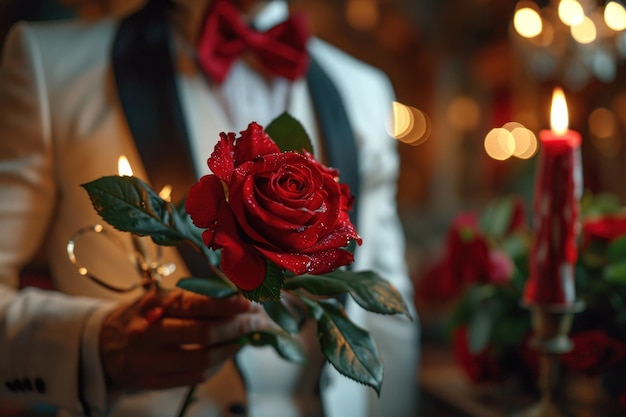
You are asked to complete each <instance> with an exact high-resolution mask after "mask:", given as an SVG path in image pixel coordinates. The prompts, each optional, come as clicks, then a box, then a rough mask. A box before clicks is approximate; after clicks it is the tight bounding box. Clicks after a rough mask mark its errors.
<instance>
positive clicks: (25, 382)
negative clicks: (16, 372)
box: [22, 378, 33, 391]
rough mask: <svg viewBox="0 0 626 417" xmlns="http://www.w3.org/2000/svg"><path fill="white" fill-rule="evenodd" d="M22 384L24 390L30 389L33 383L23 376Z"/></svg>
mask: <svg viewBox="0 0 626 417" xmlns="http://www.w3.org/2000/svg"><path fill="white" fill-rule="evenodd" d="M22 385H23V386H24V389H25V390H26V391H32V390H33V384H32V382H30V379H28V378H24V379H23V380H22Z"/></svg>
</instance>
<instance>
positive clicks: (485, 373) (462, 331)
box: [453, 326, 503, 382]
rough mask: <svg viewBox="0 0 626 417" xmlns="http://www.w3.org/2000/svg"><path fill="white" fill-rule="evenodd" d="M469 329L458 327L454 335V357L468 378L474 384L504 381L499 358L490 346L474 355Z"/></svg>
mask: <svg viewBox="0 0 626 417" xmlns="http://www.w3.org/2000/svg"><path fill="white" fill-rule="evenodd" d="M467 337H468V335H467V327H465V326H463V327H457V328H456V329H455V330H454V334H453V348H454V357H455V359H456V362H457V364H458V365H459V366H460V367H461V369H462V370H463V372H464V373H465V374H466V375H467V377H468V378H469V379H470V380H471V381H473V382H492V381H499V380H501V379H502V375H503V374H502V368H501V366H500V363H499V362H498V358H497V357H496V356H495V355H494V353H493V352H492V349H491V348H490V347H489V346H488V347H486V348H485V349H483V350H482V351H480V352H477V353H472V352H471V351H470V348H469V343H468V340H467Z"/></svg>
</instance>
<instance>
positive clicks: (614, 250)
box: [607, 236, 626, 263]
mask: <svg viewBox="0 0 626 417" xmlns="http://www.w3.org/2000/svg"><path fill="white" fill-rule="evenodd" d="M607 256H608V261H609V262H611V263H612V262H622V261H626V236H621V237H619V238H617V239H615V240H614V241H612V242H611V244H610V245H609V249H608V253H607Z"/></svg>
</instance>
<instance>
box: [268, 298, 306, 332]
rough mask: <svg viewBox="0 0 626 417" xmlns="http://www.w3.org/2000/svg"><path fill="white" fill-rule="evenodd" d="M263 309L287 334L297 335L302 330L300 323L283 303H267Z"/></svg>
mask: <svg viewBox="0 0 626 417" xmlns="http://www.w3.org/2000/svg"><path fill="white" fill-rule="evenodd" d="M263 308H264V309H265V311H266V312H267V314H268V316H270V318H271V319H272V320H274V322H275V323H276V324H278V325H279V326H280V327H281V328H282V329H283V330H285V331H286V332H287V333H291V334H295V333H298V331H299V330H300V329H299V326H298V321H297V320H296V319H295V318H294V316H293V314H292V313H291V312H290V311H289V309H288V308H287V307H286V306H285V305H284V304H283V303H282V301H280V300H279V301H265V302H263Z"/></svg>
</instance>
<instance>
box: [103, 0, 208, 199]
mask: <svg viewBox="0 0 626 417" xmlns="http://www.w3.org/2000/svg"><path fill="white" fill-rule="evenodd" d="M112 54H113V55H112V63H113V73H114V77H115V82H116V84H117V89H118V94H119V98H120V101H121V105H122V108H123V110H124V114H125V115H126V120H127V122H128V126H129V128H130V131H131V134H132V136H133V138H134V139H135V143H136V144H137V149H138V151H139V154H140V156H141V159H142V161H143V164H144V166H145V169H146V172H147V175H148V181H149V182H150V183H151V185H152V186H153V187H154V188H155V189H156V190H159V189H160V188H161V187H162V186H164V185H165V184H170V185H172V187H173V190H174V191H173V192H174V193H177V192H178V195H177V194H173V195H172V198H173V200H172V201H178V200H180V199H182V197H183V196H184V194H183V191H182V190H187V189H189V187H190V186H191V185H192V184H193V183H194V182H195V181H196V180H197V175H196V172H195V171H194V168H193V167H194V164H193V162H192V159H191V154H190V146H189V142H188V137H187V129H186V127H185V123H184V120H183V113H182V110H181V105H180V101H179V97H178V92H177V89H176V84H175V68H174V61H173V59H172V52H171V45H170V34H169V28H168V24H167V20H166V16H165V10H164V7H163V6H162V5H161V4H160V2H157V1H151V2H149V3H148V5H147V6H146V7H144V8H143V9H142V10H140V11H139V12H137V13H135V14H132V15H130V16H129V17H127V18H126V19H124V20H122V22H121V24H120V26H119V29H118V32H117V35H116V37H115V40H114V43H113V51H112Z"/></svg>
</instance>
